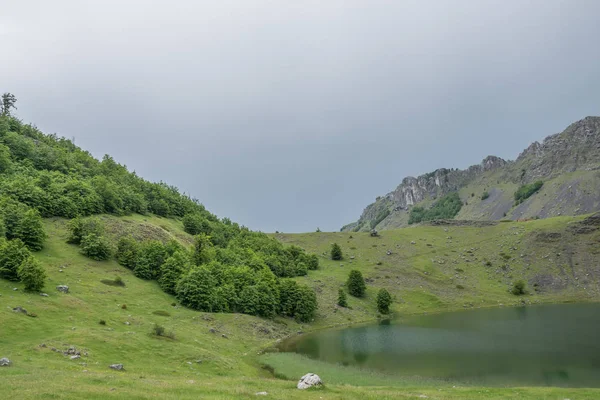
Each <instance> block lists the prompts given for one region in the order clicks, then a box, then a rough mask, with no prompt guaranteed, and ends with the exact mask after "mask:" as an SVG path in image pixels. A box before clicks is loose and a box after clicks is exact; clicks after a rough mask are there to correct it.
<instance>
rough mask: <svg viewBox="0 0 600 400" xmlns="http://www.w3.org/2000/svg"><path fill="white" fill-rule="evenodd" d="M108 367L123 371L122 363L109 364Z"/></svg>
mask: <svg viewBox="0 0 600 400" xmlns="http://www.w3.org/2000/svg"><path fill="white" fill-rule="evenodd" d="M108 368H110V369H114V370H115V371H123V370H124V369H125V367H124V366H123V364H111V365H109V366H108Z"/></svg>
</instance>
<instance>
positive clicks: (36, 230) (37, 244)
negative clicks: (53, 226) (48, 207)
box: [16, 209, 46, 251]
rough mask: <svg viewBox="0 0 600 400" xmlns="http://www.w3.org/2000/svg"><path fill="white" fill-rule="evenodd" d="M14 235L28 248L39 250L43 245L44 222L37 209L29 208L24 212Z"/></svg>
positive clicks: (44, 234)
mask: <svg viewBox="0 0 600 400" xmlns="http://www.w3.org/2000/svg"><path fill="white" fill-rule="evenodd" d="M16 236H17V237H18V238H19V239H21V240H22V241H23V243H25V245H26V246H27V247H29V249H30V250H33V251H39V250H41V249H42V248H43V247H44V239H46V233H45V232H44V222H43V221H42V217H41V216H40V213H39V212H38V211H37V210H34V209H30V210H27V211H26V212H25V214H24V215H23V218H22V219H21V221H20V223H19V225H18V228H17V233H16Z"/></svg>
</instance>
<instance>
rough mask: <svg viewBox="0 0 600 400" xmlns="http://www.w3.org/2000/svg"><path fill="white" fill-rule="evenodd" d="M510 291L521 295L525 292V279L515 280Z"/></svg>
mask: <svg viewBox="0 0 600 400" xmlns="http://www.w3.org/2000/svg"><path fill="white" fill-rule="evenodd" d="M511 292H512V294H514V295H515V296H521V295H524V294H527V289H526V284H525V281H523V280H518V281H516V282H515V283H514V284H513V287H512V290H511Z"/></svg>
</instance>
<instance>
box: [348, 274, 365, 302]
mask: <svg viewBox="0 0 600 400" xmlns="http://www.w3.org/2000/svg"><path fill="white" fill-rule="evenodd" d="M346 286H348V292H349V293H350V294H351V295H352V296H354V297H363V296H364V295H365V290H366V289H367V286H366V285H365V280H364V278H363V276H362V274H361V272H360V271H359V270H356V269H353V270H352V271H350V274H349V275H348V281H347V282H346Z"/></svg>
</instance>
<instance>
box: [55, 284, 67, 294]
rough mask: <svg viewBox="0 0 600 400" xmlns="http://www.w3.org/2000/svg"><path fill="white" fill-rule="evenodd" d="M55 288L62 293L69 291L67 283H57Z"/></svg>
mask: <svg viewBox="0 0 600 400" xmlns="http://www.w3.org/2000/svg"><path fill="white" fill-rule="evenodd" d="M56 290H58V291H59V292H62V293H69V287H68V286H67V285H58V286H57V287H56Z"/></svg>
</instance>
